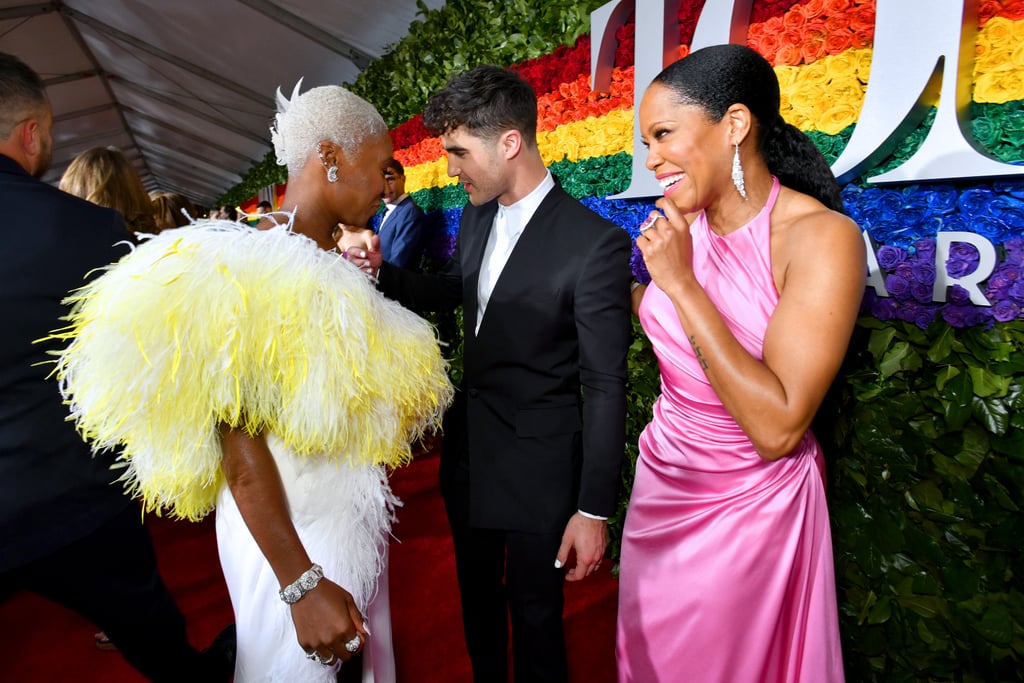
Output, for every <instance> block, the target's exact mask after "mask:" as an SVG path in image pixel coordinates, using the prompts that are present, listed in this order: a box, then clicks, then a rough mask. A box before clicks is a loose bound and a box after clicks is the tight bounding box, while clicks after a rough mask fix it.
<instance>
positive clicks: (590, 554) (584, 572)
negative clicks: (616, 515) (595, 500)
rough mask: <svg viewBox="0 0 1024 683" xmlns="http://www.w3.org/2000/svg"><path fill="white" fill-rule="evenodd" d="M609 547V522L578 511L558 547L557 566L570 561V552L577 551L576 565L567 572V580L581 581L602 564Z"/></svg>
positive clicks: (566, 526)
mask: <svg viewBox="0 0 1024 683" xmlns="http://www.w3.org/2000/svg"><path fill="white" fill-rule="evenodd" d="M607 547H608V524H607V522H605V520H603V519H591V518H590V517H587V516H585V515H581V514H580V513H578V512H577V513H576V514H575V515H573V516H572V518H571V519H570V520H569V523H568V524H566V525H565V533H564V534H562V545H561V546H560V547H559V548H558V556H557V558H556V560H557V561H556V563H555V566H557V567H563V566H565V564H566V562H568V561H569V552H570V551H575V555H576V566H574V567H570V568H569V570H568V571H566V573H565V580H566V581H579V580H580V579H583V578H585V577H587V576H590V575H591V574H592V573H593V572H594V570H596V569H597V568H598V567H600V566H601V558H603V557H604V551H605V549H606V548H607Z"/></svg>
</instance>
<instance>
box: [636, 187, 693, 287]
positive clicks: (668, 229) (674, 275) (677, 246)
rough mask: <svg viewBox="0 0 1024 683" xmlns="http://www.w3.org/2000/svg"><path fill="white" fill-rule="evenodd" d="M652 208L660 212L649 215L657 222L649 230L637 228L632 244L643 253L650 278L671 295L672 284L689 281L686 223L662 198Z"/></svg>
mask: <svg viewBox="0 0 1024 683" xmlns="http://www.w3.org/2000/svg"><path fill="white" fill-rule="evenodd" d="M655 205H656V206H657V207H658V208H659V209H661V213H659V212H657V211H653V212H651V217H657V219H656V220H655V221H654V222H653V223H652V224H651V225H650V227H647V228H642V229H641V233H640V235H639V236H638V237H637V238H636V245H637V248H639V249H640V253H641V254H643V257H644V264H645V265H646V266H647V272H648V273H650V275H651V279H652V280H654V282H655V283H657V285H658V287H660V288H661V289H662V290H663V291H665V292H671V291H672V290H673V289H674V287H675V286H676V285H678V284H681V283H685V282H687V281H688V280H692V279H693V239H692V238H691V237H690V221H689V220H688V219H687V216H686V215H685V214H684V213H683V212H682V211H680V210H679V209H678V208H677V207H676V205H675V204H673V203H672V202H671V201H670V200H668V199H666V198H664V197H662V198H661V199H659V200H658V201H657V202H656V203H655Z"/></svg>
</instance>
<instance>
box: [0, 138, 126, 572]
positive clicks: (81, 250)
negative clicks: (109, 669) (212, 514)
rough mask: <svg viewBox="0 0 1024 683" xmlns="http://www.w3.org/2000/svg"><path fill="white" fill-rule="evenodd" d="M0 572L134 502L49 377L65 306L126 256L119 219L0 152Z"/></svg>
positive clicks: (80, 533) (81, 532) (63, 542)
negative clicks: (45, 340) (52, 339)
mask: <svg viewBox="0 0 1024 683" xmlns="http://www.w3.org/2000/svg"><path fill="white" fill-rule="evenodd" d="M0 206H2V207H3V211H4V217H3V221H2V222H0V225H2V228H0V229H2V231H3V241H4V243H5V245H6V246H5V248H4V256H3V258H0V320H2V321H3V332H2V334H0V573H2V572H3V571H5V570H7V569H10V568H12V567H17V566H19V565H21V564H24V563H26V562H28V561H30V560H33V559H36V558H39V557H43V556H45V555H46V554H48V553H50V552H52V551H54V550H56V549H58V548H60V547H62V546H64V545H66V544H67V543H70V542H71V541H74V540H77V539H79V538H82V537H83V536H85V535H86V534H88V533H90V532H91V531H93V530H95V529H96V528H98V527H99V525H100V524H102V523H103V522H105V521H107V520H108V519H110V518H111V517H113V516H114V515H115V514H117V513H118V512H120V511H121V510H123V509H124V508H125V506H126V505H128V504H129V502H130V501H129V498H128V497H127V496H125V495H124V493H123V492H122V491H121V487H120V485H117V484H113V483H111V482H112V480H113V479H114V478H115V476H116V475H115V474H114V473H112V472H111V470H110V465H111V464H112V461H113V458H112V457H111V456H110V455H109V454H108V455H106V456H99V457H96V458H94V457H93V456H92V453H91V452H90V449H89V447H88V446H87V445H86V444H85V443H84V442H83V441H82V439H81V437H80V436H79V435H78V433H77V432H76V431H75V428H74V426H73V425H72V424H71V423H70V422H68V421H67V420H66V418H67V415H68V409H67V407H66V406H65V405H64V404H63V401H62V399H61V396H60V394H59V392H58V387H57V383H56V381H55V380H53V379H48V378H47V375H48V374H49V372H50V370H52V369H53V363H52V361H53V357H52V356H51V355H48V354H47V351H48V350H52V349H53V348H54V347H55V345H54V344H52V343H50V344H35V343H33V342H34V341H35V340H38V339H40V338H42V337H45V336H46V335H47V334H49V333H50V332H51V331H53V330H55V329H57V328H58V327H60V326H61V325H62V324H63V323H62V321H61V320H60V318H61V316H63V315H65V314H66V313H67V309H66V308H65V307H64V306H63V305H62V304H61V300H62V299H64V298H65V297H66V296H67V295H68V293H69V292H70V290H72V289H75V288H77V287H80V286H81V285H82V284H83V283H84V282H85V276H86V274H87V273H89V272H90V271H92V270H94V269H96V268H100V267H102V266H105V265H107V264H109V263H111V262H113V261H116V260H117V259H118V258H119V257H120V256H121V255H122V254H123V253H124V252H125V251H126V249H127V247H125V246H121V247H116V246H115V243H116V242H119V241H127V240H128V239H129V237H128V233H127V232H126V231H125V227H124V222H123V221H122V219H121V215H120V214H118V213H117V212H116V211H112V210H110V209H104V208H101V207H98V206H96V205H94V204H90V203H89V202H87V201H84V200H82V199H78V198H77V197H73V196H71V195H69V194H67V193H65V192H61V191H60V190H58V189H56V188H54V187H51V186H50V185H47V184H45V183H42V182H40V181H38V180H36V179H35V178H32V177H31V176H30V175H28V174H27V173H25V171H24V170H23V169H22V168H21V166H19V165H18V164H17V163H15V162H14V161H13V160H12V159H9V158H8V157H6V156H2V155H0Z"/></svg>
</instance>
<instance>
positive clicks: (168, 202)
mask: <svg viewBox="0 0 1024 683" xmlns="http://www.w3.org/2000/svg"><path fill="white" fill-rule="evenodd" d="M150 198H151V199H152V201H153V215H154V217H155V218H156V227H157V232H162V231H164V230H171V229H172V228H180V227H181V226H183V225H188V224H189V223H190V222H192V221H193V220H195V219H196V218H198V212H197V211H196V207H195V206H194V205H193V204H192V202H191V201H189V199H188V197H186V196H185V195H183V194H181V193H179V192H154V193H153V194H151V195H150ZM211 218H213V216H211Z"/></svg>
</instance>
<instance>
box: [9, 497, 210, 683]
mask: <svg viewBox="0 0 1024 683" xmlns="http://www.w3.org/2000/svg"><path fill="white" fill-rule="evenodd" d="M0 587H2V588H0V595H10V594H11V593H13V592H14V591H16V590H19V589H22V588H26V589H28V590H31V591H32V592H34V593H37V594H39V595H41V596H43V597H45V598H48V599H50V600H53V601H54V602H56V603H58V604H61V605H64V606H65V607H67V608H69V609H71V610H74V611H75V612H78V613H79V614H81V615H82V616H84V617H86V618H87V619H89V620H90V621H92V622H93V623H94V624H96V626H98V627H99V628H100V629H102V630H103V631H105V632H106V634H107V636H108V637H109V638H110V640H111V641H112V642H113V643H114V644H115V645H117V649H118V650H119V651H120V653H121V654H122V655H123V656H124V658H125V659H126V660H127V661H128V663H129V664H131V665H132V666H133V667H135V668H136V669H138V670H139V672H141V673H142V674H143V675H144V676H146V678H148V679H150V680H152V681H158V682H163V681H167V682H168V683H170V682H171V681H174V682H177V683H181V682H182V681H201V682H207V681H209V682H210V683H214V682H217V683H219V682H220V681H224V680H226V678H225V677H224V675H223V673H220V674H218V673H217V671H218V670H219V669H222V667H223V663H220V662H212V661H209V659H208V658H206V657H204V656H203V655H201V654H200V653H199V652H198V651H197V650H196V649H195V648H193V647H192V646H191V645H190V644H189V641H188V636H187V634H186V632H185V618H184V617H183V616H182V614H181V611H180V610H179V609H178V606H177V604H176V603H175V601H174V598H173V597H172V596H171V594H170V593H169V592H168V591H167V587H166V586H165V585H164V582H163V580H162V579H161V578H160V574H159V573H158V572H157V566H156V556H155V554H154V552H153V543H152V540H151V538H150V536H149V532H148V531H147V530H146V528H145V526H143V524H142V519H141V516H140V513H139V508H138V506H136V505H134V504H133V505H129V506H127V507H126V508H125V509H124V510H123V511H122V512H121V513H119V514H118V515H117V516H115V517H114V518H113V519H111V520H109V521H107V522H106V523H104V524H103V525H102V526H101V527H100V528H98V529H97V530H96V531H94V532H92V533H91V534H89V535H88V536H86V537H84V538H81V539H79V540H77V541H75V542H74V543H71V544H70V545H67V546H65V547H64V548H61V549H60V550H58V551H56V552H54V553H53V554H51V555H48V556H46V557H43V558H40V559H37V560H34V561H32V562H30V563H29V564H27V565H24V566H22V567H18V568H17V569H14V570H12V571H10V572H7V573H6V574H4V575H3V576H0Z"/></svg>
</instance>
